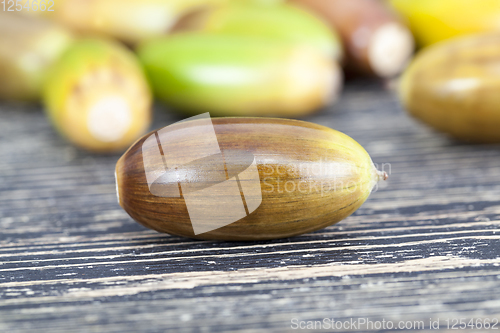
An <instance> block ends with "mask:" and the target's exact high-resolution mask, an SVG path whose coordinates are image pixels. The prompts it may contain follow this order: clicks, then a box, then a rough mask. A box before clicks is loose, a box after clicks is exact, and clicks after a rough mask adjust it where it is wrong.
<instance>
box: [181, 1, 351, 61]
mask: <svg viewBox="0 0 500 333" xmlns="http://www.w3.org/2000/svg"><path fill="white" fill-rule="evenodd" d="M174 30H176V31H201V32H207V33H214V34H221V35H232V36H252V37H263V38H268V39H275V40H277V41H287V42H292V43H296V44H299V45H304V46H310V47H313V48H316V49H318V50H319V51H321V52H323V53H324V54H325V55H326V56H328V57H330V58H332V59H334V60H337V61H340V60H341V58H342V53H343V52H342V45H341V42H340V39H339V37H338V35H337V34H336V33H335V32H334V31H332V30H331V29H330V27H329V26H328V25H327V24H326V23H325V22H323V21H322V20H321V19H319V18H317V17H315V16H314V15H312V14H310V13H309V12H307V11H305V10H304V9H302V8H299V7H296V6H293V5H287V4H284V5H280V6H267V7H263V6H262V5H256V4H255V3H253V4H252V3H248V1H247V3H245V4H243V5H242V4H240V3H238V2H236V3H233V4H231V5H225V6H214V7H210V8H207V9H205V10H200V11H197V12H194V13H192V14H191V15H187V16H186V17H185V18H183V19H181V20H180V21H179V23H178V25H177V26H176V27H175V28H174Z"/></svg>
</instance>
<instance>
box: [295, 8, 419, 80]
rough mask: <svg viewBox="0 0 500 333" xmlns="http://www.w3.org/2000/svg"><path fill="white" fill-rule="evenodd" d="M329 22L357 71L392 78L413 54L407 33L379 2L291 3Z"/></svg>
mask: <svg viewBox="0 0 500 333" xmlns="http://www.w3.org/2000/svg"><path fill="white" fill-rule="evenodd" d="M290 1H291V2H292V3H296V4H298V5H302V6H304V7H305V8H307V9H309V10H311V11H312V12H313V13H315V14H316V15H318V16H319V17H322V18H324V19H325V20H326V21H327V22H329V23H330V25H331V26H332V28H334V29H335V30H336V31H337V32H338V33H339V34H340V36H341V37H342V40H343V42H344V49H345V52H346V54H347V65H348V66H349V68H350V69H353V70H354V71H357V72H364V73H371V74H374V75H376V76H379V77H392V76H395V75H397V74H399V73H400V72H402V71H403V70H404V68H405V67H406V65H407V63H408V61H409V60H410V58H411V56H412V54H413V48H414V41H413V36H412V35H411V32H410V30H409V29H408V28H407V27H406V25H404V24H403V23H402V22H401V21H400V20H399V18H398V17H397V16H396V15H395V14H394V13H393V12H392V11H391V10H390V9H389V8H388V7H387V6H386V5H385V4H384V2H383V1H379V0H290Z"/></svg>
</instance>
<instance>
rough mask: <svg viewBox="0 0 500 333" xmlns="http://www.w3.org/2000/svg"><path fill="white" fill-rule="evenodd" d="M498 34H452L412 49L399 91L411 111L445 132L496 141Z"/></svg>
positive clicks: (499, 123)
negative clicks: (415, 52) (416, 50)
mask: <svg viewBox="0 0 500 333" xmlns="http://www.w3.org/2000/svg"><path fill="white" fill-rule="evenodd" d="M499 74H500V34H492V33H488V34H479V35H471V36H467V37H460V38H454V39H451V40H448V41H445V42H441V43H438V44H436V45H435V46H430V47H428V48H426V49H424V50H423V51H422V52H421V53H419V54H418V55H417V57H416V58H415V60H414V61H413V63H412V64H411V65H410V66H409V67H408V69H407V71H406V72H405V73H404V75H403V76H402V78H401V86H400V91H399V92H400V96H401V100H402V102H403V105H404V106H405V108H406V109H407V110H408V111H409V112H410V113H411V114H412V115H414V116H415V117H417V118H418V119H420V120H422V121H423V122H425V123H427V124H428V125H430V126H432V127H434V128H435V129H437V130H440V131H443V132H445V133H448V134H450V135H451V136H453V137H455V138H458V139H461V140H464V141H472V142H478V143H500V94H499V91H500V75H499Z"/></svg>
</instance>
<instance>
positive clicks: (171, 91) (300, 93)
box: [138, 32, 342, 117]
mask: <svg viewBox="0 0 500 333" xmlns="http://www.w3.org/2000/svg"><path fill="white" fill-rule="evenodd" d="M138 53H139V58H140V59H141V61H142V63H143V65H144V67H145V69H146V73H147V75H148V77H149V80H150V82H151V85H152V87H153V90H154V92H155V94H156V96H158V98H159V99H161V100H162V101H164V102H166V103H167V104H168V105H171V106H173V107H175V108H177V109H179V110H183V111H186V112H188V113H193V114H198V113H201V112H207V111H209V112H211V113H212V115H218V116H268V115H274V116H297V117H298V116H303V115H306V114H309V113H311V112H313V111H315V110H317V109H318V108H320V107H322V106H325V105H327V104H329V103H331V102H332V101H333V100H334V99H335V97H336V95H337V93H338V91H339V89H340V87H341V84H342V81H341V71H340V69H339V67H338V66H337V65H336V62H335V61H332V59H330V58H328V57H326V56H325V54H324V53H323V52H320V51H318V50H317V49H314V48H309V47H304V46H303V45H297V44H294V43H287V42H278V41H276V40H269V39H265V38H256V37H249V36H231V35H217V34H215V35H214V34H206V33H194V32H191V33H179V34H175V35H172V36H170V37H166V38H163V39H159V40H156V41H150V42H148V43H145V44H144V45H142V47H140V48H139V50H138Z"/></svg>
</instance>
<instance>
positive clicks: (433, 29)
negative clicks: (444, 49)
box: [388, 0, 500, 46]
mask: <svg viewBox="0 0 500 333" xmlns="http://www.w3.org/2000/svg"><path fill="white" fill-rule="evenodd" d="M388 2H389V3H390V4H391V5H392V7H393V8H394V9H396V10H397V11H398V12H399V13H400V14H401V15H402V16H404V17H405V18H406V19H407V21H408V22H409V24H410V28H411V30H412V31H413V34H414V35H415V38H416V39H417V42H418V43H419V44H420V45H422V46H426V45H430V44H433V43H436V42H439V41H442V40H445V39H448V38H451V37H455V36H459V35H466V34H472V33H478V32H487V31H499V30H500V23H499V22H500V1H498V0H388Z"/></svg>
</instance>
